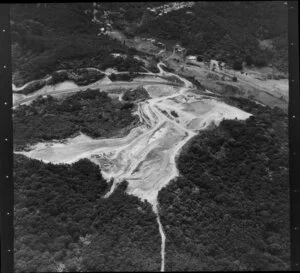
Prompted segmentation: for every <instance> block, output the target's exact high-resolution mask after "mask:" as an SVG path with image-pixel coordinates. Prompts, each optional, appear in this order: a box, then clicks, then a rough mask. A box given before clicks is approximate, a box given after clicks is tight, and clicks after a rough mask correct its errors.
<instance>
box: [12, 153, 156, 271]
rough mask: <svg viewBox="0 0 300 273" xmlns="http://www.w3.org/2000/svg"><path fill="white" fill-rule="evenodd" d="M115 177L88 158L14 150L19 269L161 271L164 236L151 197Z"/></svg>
mask: <svg viewBox="0 0 300 273" xmlns="http://www.w3.org/2000/svg"><path fill="white" fill-rule="evenodd" d="M126 187H127V185H126V183H123V184H121V185H120V186H119V187H118V188H117V189H116V190H115V191H114V193H113V194H112V195H111V196H110V197H109V198H107V199H106V198H103V196H104V194H105V193H106V192H107V191H108V190H109V188H110V185H109V184H107V182H106V181H105V180H104V179H103V177H102V175H101V173H100V169H99V167H98V166H97V165H95V164H93V163H92V162H90V161H89V160H87V159H82V160H80V161H78V162H76V163H74V164H72V165H63V164H61V165H54V164H45V163H42V162H41V161H38V160H32V159H28V158H26V157H24V156H21V155H15V156H14V191H15V212H14V227H15V236H14V240H15V243H14V248H15V252H14V253H15V254H14V255H15V271H16V272H17V273H20V272H58V271H59V268H60V269H63V271H64V272H75V271H76V272H85V271H89V272H99V271H118V270H124V271H135V270H140V271H149V270H150V271H158V270H159V266H160V254H159V253H160V252H159V249H160V238H159V233H158V227H157V223H156V218H155V215H154V213H153V212H152V209H151V205H150V204H149V203H147V202H146V203H143V202H141V201H140V200H139V199H138V198H137V197H134V196H131V195H127V194H126V193H125V190H126Z"/></svg>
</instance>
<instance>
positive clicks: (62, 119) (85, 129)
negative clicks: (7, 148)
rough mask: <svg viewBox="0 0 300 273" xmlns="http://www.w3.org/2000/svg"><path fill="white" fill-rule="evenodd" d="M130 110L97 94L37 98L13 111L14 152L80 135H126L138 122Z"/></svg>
mask: <svg viewBox="0 0 300 273" xmlns="http://www.w3.org/2000/svg"><path fill="white" fill-rule="evenodd" d="M133 107H134V105H133V103H131V102H120V101H118V100H116V99H111V98H110V97H109V96H108V95H107V93H105V92H99V90H86V91H81V92H78V93H76V94H74V95H72V96H69V97H66V98H65V99H63V100H61V99H56V98H53V97H51V96H48V97H46V98H42V97H39V98H38V99H36V100H35V101H33V102H32V103H31V104H30V105H21V106H19V107H18V108H16V109H15V110H14V111H13V134H14V145H15V149H22V148H24V147H25V146H26V145H29V144H34V143H37V142H39V141H47V140H48V141H49V140H52V139H65V138H67V137H70V136H72V135H74V134H77V133H79V132H82V133H84V134H87V135H89V136H91V137H110V136H117V135H120V134H122V135H126V134H127V133H128V132H129V130H130V129H131V128H132V127H133V126H134V125H135V124H136V123H137V122H138V118H137V116H134V115H132V109H133ZM57 121H59V122H57Z"/></svg>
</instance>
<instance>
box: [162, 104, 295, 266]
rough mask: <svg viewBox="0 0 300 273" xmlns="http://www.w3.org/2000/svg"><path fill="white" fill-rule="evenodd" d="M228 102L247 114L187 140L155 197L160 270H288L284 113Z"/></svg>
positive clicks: (286, 165)
mask: <svg viewBox="0 0 300 273" xmlns="http://www.w3.org/2000/svg"><path fill="white" fill-rule="evenodd" d="M229 100H230V101H229ZM228 103H231V104H233V105H236V106H239V107H240V108H243V109H244V110H245V111H248V112H250V113H253V114H254V116H252V117H250V118H249V119H248V120H246V121H237V120H224V121H223V122H221V124H220V126H219V127H216V128H214V129H212V130H210V131H205V132H201V133H200V134H199V135H198V136H196V137H195V138H194V139H192V140H191V142H190V143H189V144H187V147H185V148H184V151H183V152H182V153H181V154H180V156H179V159H178V163H177V164H178V168H179V171H180V177H179V178H178V179H176V181H173V182H172V183H170V184H169V185H168V186H167V187H166V188H164V189H163V190H162V191H161V192H160V193H159V202H160V204H161V211H160V213H161V215H162V224H163V226H164V227H165V231H166V237H167V243H166V251H167V253H166V270H171V271H178V270H207V271H208V270H209V271H210V270H287V269H289V263H290V262H289V249H290V245H289V190H288V188H289V184H288V182H289V179H288V139H287V137H288V133H287V116H286V114H284V113H282V112H281V110H279V109H275V110H272V109H270V108H268V107H263V106H260V105H257V104H255V103H253V102H250V101H248V100H246V99H237V98H231V99H228Z"/></svg>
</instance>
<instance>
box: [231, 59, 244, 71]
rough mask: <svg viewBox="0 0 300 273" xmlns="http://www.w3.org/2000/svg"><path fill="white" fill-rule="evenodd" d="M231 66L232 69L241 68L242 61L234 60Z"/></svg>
mask: <svg viewBox="0 0 300 273" xmlns="http://www.w3.org/2000/svg"><path fill="white" fill-rule="evenodd" d="M232 68H233V69H234V70H242V69H243V63H242V62H241V61H234V63H233V65H232Z"/></svg>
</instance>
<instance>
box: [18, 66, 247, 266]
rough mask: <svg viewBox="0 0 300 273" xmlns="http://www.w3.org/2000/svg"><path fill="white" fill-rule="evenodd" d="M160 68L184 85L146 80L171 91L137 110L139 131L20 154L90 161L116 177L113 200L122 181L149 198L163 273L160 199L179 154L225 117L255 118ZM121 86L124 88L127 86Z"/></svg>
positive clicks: (42, 146)
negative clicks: (200, 93) (158, 200)
mask: <svg viewBox="0 0 300 273" xmlns="http://www.w3.org/2000/svg"><path fill="white" fill-rule="evenodd" d="M161 65H162V63H159V64H158V68H159V70H160V72H159V75H173V76H174V75H175V76H176V77H178V78H179V79H180V80H181V81H183V82H184V85H183V86H181V87H178V86H170V85H166V83H162V82H159V85H158V84H157V83H153V82H149V83H148V82H146V83H145V82H143V84H144V87H145V88H146V90H148V89H149V90H150V89H151V88H152V87H153V85H156V87H157V88H159V90H160V91H161V94H164V92H165V90H164V89H165V88H168V92H166V94H167V95H163V96H161V95H158V94H157V93H156V94H155V93H153V92H152V93H151V92H150V91H148V92H149V94H150V95H151V94H152V98H151V99H148V100H147V101H144V102H140V103H139V104H138V110H137V112H136V114H137V115H138V116H139V118H140V121H141V124H142V125H140V126H138V127H137V128H134V129H133V130H132V131H131V132H130V133H129V135H127V136H126V137H124V138H112V139H91V138H89V137H87V136H85V135H82V134H81V135H79V136H77V137H75V138H69V139H67V140H66V141H65V142H64V143H61V142H57V141H56V142H55V141H53V142H43V143H38V144H36V145H34V146H32V147H31V148H32V149H31V150H30V151H26V152H25V151H24V152H19V153H21V154H24V155H26V156H28V157H31V158H36V159H40V160H43V161H45V162H52V163H73V162H75V161H78V160H79V159H81V158H89V159H90V160H91V161H93V162H95V163H96V164H98V165H99V166H100V168H101V171H102V174H103V176H104V177H105V178H107V179H111V178H113V179H114V183H113V186H112V188H111V190H110V192H109V193H108V194H107V195H106V197H109V195H110V194H111V193H112V192H113V191H114V189H115V187H116V186H117V184H118V183H120V182H121V181H123V180H127V181H128V188H127V192H128V193H129V194H133V195H135V196H137V197H139V198H141V199H142V200H147V201H148V202H149V203H150V204H151V205H152V207H153V210H154V212H155V213H156V215H157V223H158V226H159V231H160V234H161V238H162V244H161V258H162V263H161V271H164V268H165V262H164V261H165V240H166V237H165V234H164V232H163V227H162V224H161V222H160V218H159V213H158V203H157V196H158V193H159V191H160V190H161V189H162V188H163V187H165V186H166V185H167V184H168V183H169V181H171V180H172V179H173V178H175V177H177V176H178V174H179V173H178V170H177V167H176V162H175V158H176V156H177V155H178V154H179V152H180V150H181V148H182V147H183V146H184V145H185V144H186V143H187V142H188V141H189V140H190V139H191V138H192V137H193V136H195V135H196V134H197V132H198V131H199V130H204V129H206V128H207V127H208V126H209V125H210V124H211V123H215V124H216V125H218V124H219V123H220V122H221V120H223V119H234V118H238V119H247V118H248V117H249V116H250V114H249V113H246V112H244V111H242V110H240V109H237V108H235V107H232V106H229V105H227V104H225V103H223V102H221V101H218V100H216V99H212V98H207V97H206V96H203V95H197V94H195V93H193V92H192V89H193V85H192V83H190V82H189V81H187V80H186V79H184V78H181V77H179V76H178V75H176V74H173V73H167V72H165V71H163V70H162V68H161ZM129 84H131V83H129ZM114 85H115V84H114ZM117 86H120V87H121V86H123V83H122V84H121V83H120V85H119V84H118V85H117ZM170 90H171V91H170ZM65 92H67V91H65Z"/></svg>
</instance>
